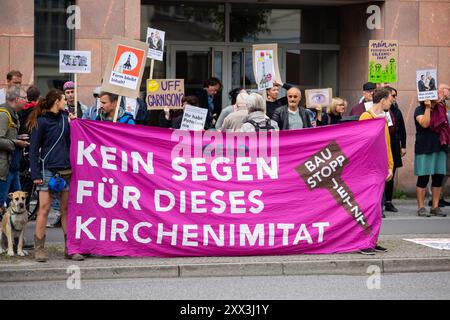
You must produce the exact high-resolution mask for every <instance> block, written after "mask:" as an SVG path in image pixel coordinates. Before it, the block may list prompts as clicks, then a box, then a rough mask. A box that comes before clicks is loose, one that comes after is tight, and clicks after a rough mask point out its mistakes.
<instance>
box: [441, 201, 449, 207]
mask: <svg viewBox="0 0 450 320" xmlns="http://www.w3.org/2000/svg"><path fill="white" fill-rule="evenodd" d="M441 206H444V207H450V202H448V201H445V200H444V199H440V200H439V207H441Z"/></svg>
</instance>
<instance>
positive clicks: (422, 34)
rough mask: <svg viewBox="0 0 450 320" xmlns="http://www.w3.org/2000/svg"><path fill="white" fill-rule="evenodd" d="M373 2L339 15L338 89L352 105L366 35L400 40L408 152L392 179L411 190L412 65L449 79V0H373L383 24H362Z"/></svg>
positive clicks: (363, 65) (364, 65) (362, 71)
mask: <svg viewBox="0 0 450 320" xmlns="http://www.w3.org/2000/svg"><path fill="white" fill-rule="evenodd" d="M370 4H371V3H367V4H362V5H352V6H348V7H342V11H341V18H342V25H341V32H342V33H341V66H340V73H341V78H340V85H341V95H342V96H343V97H345V98H347V99H349V104H350V106H352V105H354V104H355V103H356V102H357V99H358V98H360V97H361V91H362V84H363V83H364V82H367V69H368V41H369V40H371V39H386V40H398V41H399V63H398V77H399V79H398V83H396V84H392V86H394V87H395V88H397V89H398V90H399V92H398V94H399V96H398V104H399V106H400V109H401V110H402V113H403V117H404V119H405V124H406V130H407V134H408V144H407V155H406V157H405V158H403V168H401V169H399V171H398V174H397V178H396V182H397V183H396V185H397V188H399V189H400V190H402V191H404V192H407V193H408V194H409V195H414V194H415V185H416V177H414V143H415V132H416V130H415V125H414V111H415V108H416V107H417V106H418V101H417V93H416V81H415V76H416V70H420V69H427V68H430V69H431V68H433V69H434V68H436V69H437V70H438V83H444V82H445V83H449V82H450V37H449V36H448V30H450V21H449V16H450V1H449V0H443V1H420V0H419V1H417V0H416V1H412V0H411V1H404V0H401V1H399V0H386V1H385V2H384V4H383V3H375V4H378V5H379V6H381V8H382V13H381V14H382V29H381V30H374V31H370V30H368V29H367V28H366V26H365V25H366V19H367V17H368V16H369V15H368V14H366V9H367V7H368V6H369V5H370Z"/></svg>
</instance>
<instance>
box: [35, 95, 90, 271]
mask: <svg viewBox="0 0 450 320" xmlns="http://www.w3.org/2000/svg"><path fill="white" fill-rule="evenodd" d="M65 104H66V98H65V96H64V93H63V92H62V91H60V90H57V89H52V90H50V91H49V92H48V93H47V95H46V97H45V98H44V99H40V100H39V101H38V104H37V106H36V107H35V110H34V111H33V113H32V114H31V115H30V118H29V121H28V123H27V128H28V130H29V131H31V141H30V168H31V178H32V179H33V181H34V183H35V184H36V185H37V190H38V191H39V211H38V215H37V221H36V233H35V260H36V261H38V262H46V261H47V259H48V258H47V253H46V251H45V248H44V246H45V228H46V226H47V219H48V214H49V211H50V206H51V203H52V196H51V194H50V192H51V190H50V189H52V186H51V184H50V183H49V182H50V180H51V179H52V177H54V176H55V175H56V174H57V173H60V174H61V175H62V173H63V172H64V174H67V177H66V179H65V180H66V183H65V184H63V185H62V186H60V188H61V189H62V191H61V193H60V194H61V198H60V205H61V225H62V229H63V232H64V239H66V230H67V229H66V228H67V202H68V197H69V183H70V128H69V119H68V118H67V113H66V112H64V107H65ZM59 181H61V180H59ZM64 252H65V257H66V258H70V259H73V260H78V261H79V260H83V259H84V257H83V256H81V255H78V254H77V255H74V256H69V255H68V253H67V245H65V250H64Z"/></svg>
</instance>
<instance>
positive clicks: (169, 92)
mask: <svg viewBox="0 0 450 320" xmlns="http://www.w3.org/2000/svg"><path fill="white" fill-rule="evenodd" d="M183 97H184V79H154V80H152V79H148V80H147V99H146V101H147V107H148V110H162V109H164V108H165V107H168V108H169V109H182V108H183V103H182V99H183Z"/></svg>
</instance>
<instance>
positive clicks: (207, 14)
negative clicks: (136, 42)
mask: <svg viewBox="0 0 450 320" xmlns="http://www.w3.org/2000/svg"><path fill="white" fill-rule="evenodd" d="M143 3H144V1H143ZM141 10H142V12H141V26H142V34H141V39H145V36H146V35H147V27H148V26H151V27H152V28H155V29H159V30H164V31H165V32H166V41H225V6H224V5H223V4H211V5H209V4H202V5H201V6H198V5H187V4H182V3H181V4H180V3H178V4H176V5H153V4H143V5H142V6H141Z"/></svg>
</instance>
